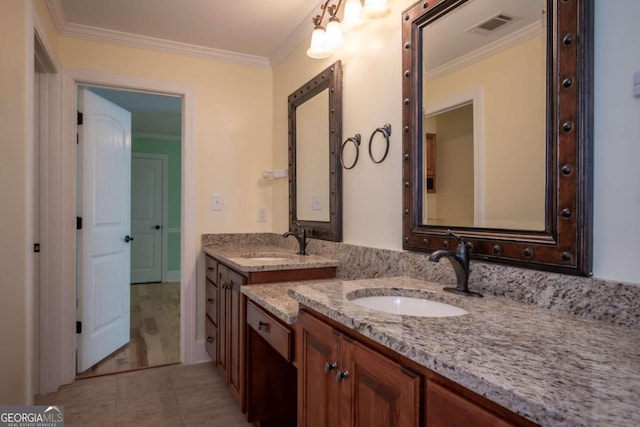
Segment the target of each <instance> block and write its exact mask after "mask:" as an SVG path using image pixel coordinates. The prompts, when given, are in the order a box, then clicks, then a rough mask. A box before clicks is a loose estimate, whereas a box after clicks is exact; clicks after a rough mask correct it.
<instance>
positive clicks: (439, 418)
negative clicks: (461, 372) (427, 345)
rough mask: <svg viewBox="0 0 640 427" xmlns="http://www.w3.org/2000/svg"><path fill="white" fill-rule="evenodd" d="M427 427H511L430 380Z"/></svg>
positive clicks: (507, 422)
mask: <svg viewBox="0 0 640 427" xmlns="http://www.w3.org/2000/svg"><path fill="white" fill-rule="evenodd" d="M426 407H427V415H426V419H427V422H426V426H427V427H467V426H474V427H476V426H477V427H511V426H515V425H518V424H515V423H513V424H512V423H510V422H509V421H507V420H505V419H503V418H502V417H500V416H498V415H497V414H494V413H493V412H491V411H489V410H487V409H486V408H483V407H482V406H480V405H477V404H476V403H474V402H473V401H471V400H469V399H466V398H465V397H464V396H463V395H462V394H460V393H459V392H457V391H454V390H451V389H449V388H448V387H446V386H445V385H443V384H440V383H438V382H436V381H433V380H432V379H430V378H429V379H428V380H427V396H426Z"/></svg>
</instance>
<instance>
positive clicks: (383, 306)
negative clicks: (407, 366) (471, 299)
mask: <svg viewBox="0 0 640 427" xmlns="http://www.w3.org/2000/svg"><path fill="white" fill-rule="evenodd" d="M351 302H352V303H354V304H357V305H359V306H361V307H365V308H368V309H371V310H376V311H382V312H384V313H391V314H400V315H405V316H418V317H451V316H462V315H464V314H468V313H469V312H468V311H466V310H463V309H461V308H459V307H456V306H453V305H449V304H445V303H443V302H438V301H431V300H428V299H424V298H414V297H404V296H374V297H361V298H356V299H353V300H351Z"/></svg>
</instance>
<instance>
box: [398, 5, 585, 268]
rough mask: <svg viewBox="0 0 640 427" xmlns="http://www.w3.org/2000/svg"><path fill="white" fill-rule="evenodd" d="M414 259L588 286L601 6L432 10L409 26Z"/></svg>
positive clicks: (406, 172)
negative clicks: (516, 270)
mask: <svg viewBox="0 0 640 427" xmlns="http://www.w3.org/2000/svg"><path fill="white" fill-rule="evenodd" d="M402 21H403V24H402V35H403V40H402V52H403V54H402V70H403V71H402V73H403V86H402V90H403V95H402V97H403V114H402V119H403V127H404V129H403V130H404V132H403V159H404V164H403V248H404V249H407V250H414V251H424V252H433V251H435V250H439V249H449V250H455V248H456V245H457V243H456V242H455V241H454V240H452V239H450V238H449V237H448V235H447V230H448V229H451V230H452V231H454V232H456V233H457V234H460V235H462V236H463V237H464V238H465V240H466V241H467V242H468V246H469V249H470V254H471V256H472V257H473V258H475V259H481V260H487V261H495V262H501V263H508V264H513V265H518V266H522V267H529V268H537V269H542V270H551V271H557V272H562V273H570V274H580V275H588V274H590V273H591V265H592V233H591V227H592V217H591V215H592V180H593V174H592V163H593V157H592V126H593V102H592V86H593V80H592V75H593V1H592V0H519V1H513V0H432V1H428V2H427V1H420V2H417V3H415V4H414V5H413V6H411V7H409V8H408V9H406V10H405V11H404V12H403V15H402Z"/></svg>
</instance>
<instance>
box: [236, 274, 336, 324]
mask: <svg viewBox="0 0 640 427" xmlns="http://www.w3.org/2000/svg"><path fill="white" fill-rule="evenodd" d="M339 282H340V280H338V279H325V280H306V281H300V282H286V283H275V284H273V283H267V284H263V285H245V286H243V287H242V293H243V294H245V295H246V296H247V297H248V298H249V299H250V300H252V301H254V302H256V303H257V304H258V305H259V306H261V307H262V308H263V309H265V310H266V311H268V312H269V313H271V314H273V315H274V316H275V317H277V318H278V319H280V320H282V321H283V322H285V323H287V324H289V325H293V324H294V323H296V322H297V321H298V306H299V304H298V301H296V300H294V299H293V298H291V297H290V296H289V290H291V289H295V288H297V287H298V286H304V285H310V284H313V285H316V284H317V285H319V286H322V285H326V284H334V283H339Z"/></svg>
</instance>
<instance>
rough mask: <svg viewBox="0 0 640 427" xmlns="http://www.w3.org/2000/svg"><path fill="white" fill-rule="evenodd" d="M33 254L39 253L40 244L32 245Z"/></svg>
mask: <svg viewBox="0 0 640 427" xmlns="http://www.w3.org/2000/svg"><path fill="white" fill-rule="evenodd" d="M33 252H35V253H39V252H40V243H34V244H33Z"/></svg>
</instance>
